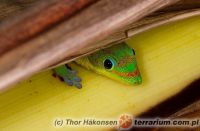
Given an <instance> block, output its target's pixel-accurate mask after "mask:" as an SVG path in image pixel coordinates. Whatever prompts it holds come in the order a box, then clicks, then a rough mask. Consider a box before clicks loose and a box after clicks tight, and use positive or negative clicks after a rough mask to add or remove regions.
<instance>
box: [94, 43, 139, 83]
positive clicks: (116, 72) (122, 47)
mask: <svg viewBox="0 0 200 131" xmlns="http://www.w3.org/2000/svg"><path fill="white" fill-rule="evenodd" d="M99 53H100V54H103V55H101V57H97V56H96V58H95V63H93V64H96V67H97V68H98V69H97V70H96V71H97V73H99V74H102V75H105V76H107V77H109V78H111V79H115V80H118V81H120V82H123V83H125V84H130V85H138V84H141V83H142V78H141V75H140V72H139V70H138V67H137V62H136V57H135V51H134V50H133V49H132V48H130V47H129V46H128V45H127V44H125V43H121V44H118V45H114V46H112V47H110V48H107V49H104V50H101V52H99ZM96 55H99V54H98V53H96ZM94 57H95V56H94Z"/></svg>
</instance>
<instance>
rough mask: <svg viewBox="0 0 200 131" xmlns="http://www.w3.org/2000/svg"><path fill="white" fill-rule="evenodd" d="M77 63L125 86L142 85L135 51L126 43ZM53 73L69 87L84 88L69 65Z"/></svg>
mask: <svg viewBox="0 0 200 131" xmlns="http://www.w3.org/2000/svg"><path fill="white" fill-rule="evenodd" d="M75 63H77V64H79V65H81V66H82V67H84V68H86V69H88V70H91V71H94V72H96V73H97V74H100V75H104V76H106V77H108V78H111V79H113V80H116V81H119V82H122V83H124V84H128V85H138V84H141V83H142V77H141V75H140V72H139V69H138V66H137V62H136V57H135V51H134V49H132V48H131V47H130V46H128V45H127V44H126V43H125V42H121V43H119V44H116V45H113V46H111V47H108V48H105V49H102V50H99V51H97V52H95V53H93V54H90V55H88V56H85V57H82V58H80V59H78V60H76V61H75ZM53 71H54V72H55V74H56V76H58V77H59V78H61V79H62V80H63V81H64V82H65V83H66V84H67V85H69V86H75V87H77V88H79V89H80V88H82V84H81V78H80V77H78V76H77V72H76V71H75V70H72V69H71V68H70V67H69V66H68V65H61V66H58V67H56V68H54V69H53Z"/></svg>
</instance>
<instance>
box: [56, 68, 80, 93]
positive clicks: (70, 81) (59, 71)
mask: <svg viewBox="0 0 200 131" xmlns="http://www.w3.org/2000/svg"><path fill="white" fill-rule="evenodd" d="M53 71H54V73H55V74H56V76H58V77H59V78H60V79H62V80H63V81H64V82H65V83H66V84H67V85H69V86H75V87H77V88H78V89H81V88H82V85H81V79H80V78H79V77H78V76H77V72H76V71H75V70H72V69H71V68H70V67H69V66H68V65H61V66H59V67H56V68H54V69H53Z"/></svg>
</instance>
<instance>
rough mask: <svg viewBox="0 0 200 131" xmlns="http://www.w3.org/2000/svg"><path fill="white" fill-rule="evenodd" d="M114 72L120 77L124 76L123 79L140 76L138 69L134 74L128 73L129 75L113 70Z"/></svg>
mask: <svg viewBox="0 0 200 131" xmlns="http://www.w3.org/2000/svg"><path fill="white" fill-rule="evenodd" d="M112 72H113V73H115V74H117V75H119V76H123V77H136V76H138V75H139V74H140V72H139V71H138V69H136V70H135V71H134V72H128V73H124V72H118V71H115V70H113V71H112Z"/></svg>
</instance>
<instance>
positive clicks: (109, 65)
mask: <svg viewBox="0 0 200 131" xmlns="http://www.w3.org/2000/svg"><path fill="white" fill-rule="evenodd" d="M113 65H114V63H113V61H112V60H111V59H106V60H105V61H104V67H105V68H106V69H111V68H112V67H113Z"/></svg>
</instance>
